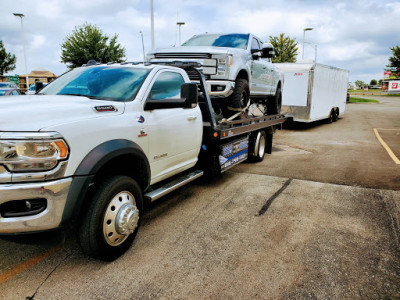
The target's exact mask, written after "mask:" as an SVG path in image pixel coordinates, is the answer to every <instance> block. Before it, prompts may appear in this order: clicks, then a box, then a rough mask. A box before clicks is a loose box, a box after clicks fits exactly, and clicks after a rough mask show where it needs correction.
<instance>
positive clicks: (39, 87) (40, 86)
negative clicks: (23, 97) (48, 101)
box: [35, 81, 43, 93]
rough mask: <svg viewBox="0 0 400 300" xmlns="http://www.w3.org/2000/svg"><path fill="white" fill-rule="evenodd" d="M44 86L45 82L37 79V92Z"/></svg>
mask: <svg viewBox="0 0 400 300" xmlns="http://www.w3.org/2000/svg"><path fill="white" fill-rule="evenodd" d="M42 88H43V82H41V81H36V82H35V92H36V93H37V92H38V91H40V90H41V89H42Z"/></svg>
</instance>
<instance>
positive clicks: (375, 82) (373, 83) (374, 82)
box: [369, 79, 378, 85]
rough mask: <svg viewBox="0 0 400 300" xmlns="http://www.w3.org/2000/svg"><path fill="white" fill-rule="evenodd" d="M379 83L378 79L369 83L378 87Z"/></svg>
mask: <svg viewBox="0 0 400 300" xmlns="http://www.w3.org/2000/svg"><path fill="white" fill-rule="evenodd" d="M377 84H378V82H377V81H376V79H372V80H371V81H370V83H369V85H377Z"/></svg>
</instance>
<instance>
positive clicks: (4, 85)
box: [0, 82, 18, 89]
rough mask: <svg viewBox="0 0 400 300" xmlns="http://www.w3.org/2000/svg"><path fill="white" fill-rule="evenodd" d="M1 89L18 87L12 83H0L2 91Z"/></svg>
mask: <svg viewBox="0 0 400 300" xmlns="http://www.w3.org/2000/svg"><path fill="white" fill-rule="evenodd" d="M3 88H14V89H17V88H18V86H17V85H16V84H15V83H14V82H0V89H3Z"/></svg>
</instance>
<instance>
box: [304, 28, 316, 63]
mask: <svg viewBox="0 0 400 300" xmlns="http://www.w3.org/2000/svg"><path fill="white" fill-rule="evenodd" d="M313 29H314V28H304V29H303V53H302V59H304V37H305V35H306V31H310V30H313Z"/></svg>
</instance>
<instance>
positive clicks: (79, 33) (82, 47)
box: [61, 23, 126, 69]
mask: <svg viewBox="0 0 400 300" xmlns="http://www.w3.org/2000/svg"><path fill="white" fill-rule="evenodd" d="M117 38H118V35H117V34H114V36H112V37H109V36H106V35H104V34H103V32H102V30H101V29H100V28H98V27H97V26H96V25H91V24H88V23H85V24H83V25H82V26H76V27H75V29H74V30H73V32H72V34H70V35H68V36H67V37H66V38H65V40H64V43H63V44H62V45H61V62H63V63H65V64H67V67H68V68H70V69H72V68H76V67H80V66H82V65H83V64H86V63H87V62H88V61H89V60H91V59H94V60H95V61H97V62H102V63H107V62H123V61H125V59H124V58H125V56H126V51H125V48H124V47H122V46H121V45H120V44H119V43H118V42H117Z"/></svg>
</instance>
